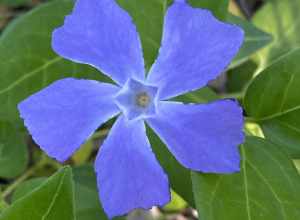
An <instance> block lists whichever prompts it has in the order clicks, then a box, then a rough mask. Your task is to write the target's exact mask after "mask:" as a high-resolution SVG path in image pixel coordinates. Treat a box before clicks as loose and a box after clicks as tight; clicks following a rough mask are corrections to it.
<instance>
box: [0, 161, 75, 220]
mask: <svg viewBox="0 0 300 220" xmlns="http://www.w3.org/2000/svg"><path fill="white" fill-rule="evenodd" d="M74 213H75V209H74V189H73V181H72V170H71V168H70V167H65V168H62V169H61V170H60V171H58V172H57V173H56V174H55V175H53V176H52V177H50V178H49V179H48V180H47V181H45V182H44V183H43V184H42V185H41V186H40V187H38V188H37V189H36V190H34V191H32V192H31V193H29V194H27V195H26V196H25V197H23V198H21V199H19V200H17V201H16V202H15V203H13V204H12V205H11V206H10V207H9V208H7V209H6V210H4V211H3V213H1V215H0V220H20V219H22V220H41V219H44V220H46V219H47V220H50V219H51V220H56V219H63V220H74V219H75V216H74Z"/></svg>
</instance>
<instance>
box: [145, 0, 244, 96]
mask: <svg viewBox="0 0 300 220" xmlns="http://www.w3.org/2000/svg"><path fill="white" fill-rule="evenodd" d="M243 36H244V34H243V31H242V30H241V29H240V28H239V27H237V26H235V25H231V24H225V23H223V22H220V21H218V20H217V19H216V18H215V17H214V16H213V15H212V14H211V12H209V11H208V10H203V9H199V8H197V9H195V8H192V7H190V6H189V5H188V4H186V3H185V2H184V1H179V0H177V1H176V2H175V3H174V4H173V5H172V6H171V7H170V8H169V9H168V11H167V14H166V17H165V23H164V33H163V39H162V46H161V48H160V53H159V56H158V59H157V60H156V62H155V63H154V64H153V66H152V68H151V70H150V74H149V77H148V82H149V83H150V84H154V85H158V86H160V87H161V91H160V97H161V99H167V98H171V97H174V96H177V95H180V94H183V93H186V92H188V91H192V90H196V89H198V88H200V87H203V86H205V85H206V84H207V83H208V81H210V80H212V79H215V78H216V77H217V76H218V75H219V74H221V72H222V71H223V70H224V69H225V68H226V66H227V65H229V63H230V61H231V60H232V59H233V58H234V56H235V55H236V53H237V52H238V50H239V48H240V46H241V44H242V42H243Z"/></svg>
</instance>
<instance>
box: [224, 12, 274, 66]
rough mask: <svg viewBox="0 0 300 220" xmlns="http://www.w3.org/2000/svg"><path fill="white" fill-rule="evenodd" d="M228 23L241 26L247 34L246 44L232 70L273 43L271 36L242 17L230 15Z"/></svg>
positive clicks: (232, 64)
mask: <svg viewBox="0 0 300 220" xmlns="http://www.w3.org/2000/svg"><path fill="white" fill-rule="evenodd" d="M227 22H230V23H232V24H236V25H238V26H240V27H241V28H242V29H243V30H244V32H245V39H244V43H243V45H242V47H241V49H240V51H239V53H238V55H237V56H236V57H235V59H234V60H233V62H232V63H231V65H230V68H234V67H236V66H238V65H240V64H241V63H243V62H245V61H247V60H248V59H249V57H250V56H251V55H253V54H254V53H255V52H256V51H258V50H259V49H261V48H263V47H265V46H266V45H268V44H269V43H270V42H271V41H272V36H271V35H270V34H267V33H265V32H263V31H261V30H260V29H258V28H256V27H255V26H254V25H253V24H252V23H251V22H249V21H247V20H244V19H242V18H240V17H237V16H234V15H231V14H229V15H228V16H227Z"/></svg>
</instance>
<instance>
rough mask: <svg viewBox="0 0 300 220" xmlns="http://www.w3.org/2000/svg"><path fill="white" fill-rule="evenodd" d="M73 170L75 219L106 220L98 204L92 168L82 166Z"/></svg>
mask: <svg viewBox="0 0 300 220" xmlns="http://www.w3.org/2000/svg"><path fill="white" fill-rule="evenodd" d="M73 170H74V181H75V204H76V217H77V218H76V219H77V220H99V219H101V220H105V219H107V217H106V215H105V214H104V212H103V210H102V208H101V205H100V202H99V197H98V191H97V182H96V176H95V171H94V168H93V167H92V166H90V165H83V166H79V167H75V168H74V169H73ZM116 184H122V183H116Z"/></svg>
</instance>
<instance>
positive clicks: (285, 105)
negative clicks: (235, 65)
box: [244, 49, 300, 157]
mask: <svg viewBox="0 0 300 220" xmlns="http://www.w3.org/2000/svg"><path fill="white" fill-rule="evenodd" d="M299 60H300V49H296V50H293V51H291V52H290V53H288V54H286V55H285V56H283V57H281V58H280V59H278V60H276V61H275V62H274V63H273V64H272V65H270V66H269V67H268V68H266V69H265V70H264V71H262V72H261V73H260V74H259V75H258V76H257V77H256V78H255V79H254V80H253V82H252V83H251V84H250V86H249V87H248V89H247V92H246V96H245V99H244V106H245V110H246V112H247V114H248V115H249V116H250V117H252V119H253V120H254V121H256V122H258V123H259V124H260V125H261V126H262V129H263V131H264V134H265V136H266V137H267V138H269V139H270V140H272V141H273V142H275V143H277V144H279V145H280V146H283V147H284V149H285V150H286V151H287V152H288V153H289V154H290V155H291V156H292V157H299V156H300V118H299V114H300V95H299V87H300V65H299Z"/></svg>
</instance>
